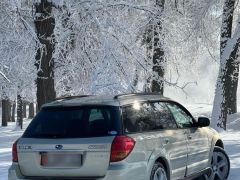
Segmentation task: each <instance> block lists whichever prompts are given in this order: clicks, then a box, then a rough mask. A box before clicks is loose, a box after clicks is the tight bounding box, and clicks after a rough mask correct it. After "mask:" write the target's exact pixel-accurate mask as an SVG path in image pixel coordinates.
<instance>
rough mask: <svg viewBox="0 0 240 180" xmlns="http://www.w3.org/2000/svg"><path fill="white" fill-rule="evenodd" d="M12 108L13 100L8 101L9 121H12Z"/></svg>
mask: <svg viewBox="0 0 240 180" xmlns="http://www.w3.org/2000/svg"><path fill="white" fill-rule="evenodd" d="M11 109H12V104H11V101H10V100H9V101H8V108H7V116H8V122H11V119H12V115H11Z"/></svg>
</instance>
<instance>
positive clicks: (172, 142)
mask: <svg viewBox="0 0 240 180" xmlns="http://www.w3.org/2000/svg"><path fill="white" fill-rule="evenodd" d="M153 107H154V114H155V119H156V129H158V131H159V134H160V141H161V142H162V144H163V148H164V149H165V152H166V154H167V156H168V157H169V161H170V164H171V170H172V172H171V174H172V175H171V179H173V180H175V179H182V178H184V176H185V173H186V167H187V153H188V149H187V140H186V135H185V133H184V132H183V131H182V130H181V129H178V128H177V124H176V122H175V119H174V117H173V115H172V114H171V112H170V111H169V109H168V108H167V106H166V104H165V103H164V102H155V103H154V106H153Z"/></svg>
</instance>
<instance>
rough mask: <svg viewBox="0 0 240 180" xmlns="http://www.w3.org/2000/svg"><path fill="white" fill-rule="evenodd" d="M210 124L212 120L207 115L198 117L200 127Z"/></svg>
mask: <svg viewBox="0 0 240 180" xmlns="http://www.w3.org/2000/svg"><path fill="white" fill-rule="evenodd" d="M209 125H210V120H209V119H208V118H207V117H199V118H198V126H199V127H207V126H209Z"/></svg>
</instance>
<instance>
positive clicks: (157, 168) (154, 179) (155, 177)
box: [150, 162, 168, 180]
mask: <svg viewBox="0 0 240 180" xmlns="http://www.w3.org/2000/svg"><path fill="white" fill-rule="evenodd" d="M150 180H168V177H167V171H166V169H165V167H164V166H163V165H162V163H160V162H155V164H154V165H153V168H152V171H151V176H150Z"/></svg>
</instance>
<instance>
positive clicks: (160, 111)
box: [154, 102, 177, 129]
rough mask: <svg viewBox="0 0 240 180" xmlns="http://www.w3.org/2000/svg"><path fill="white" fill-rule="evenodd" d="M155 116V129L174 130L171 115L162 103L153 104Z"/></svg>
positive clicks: (174, 125) (174, 126)
mask: <svg viewBox="0 0 240 180" xmlns="http://www.w3.org/2000/svg"><path fill="white" fill-rule="evenodd" d="M154 105H155V108H156V110H155V114H156V115H157V116H156V118H155V119H156V127H157V129H176V128H177V124H176V122H175V120H174V117H173V115H172V114H171V112H170V111H169V109H168V108H167V107H166V105H165V104H164V103H162V102H157V103H154Z"/></svg>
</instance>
